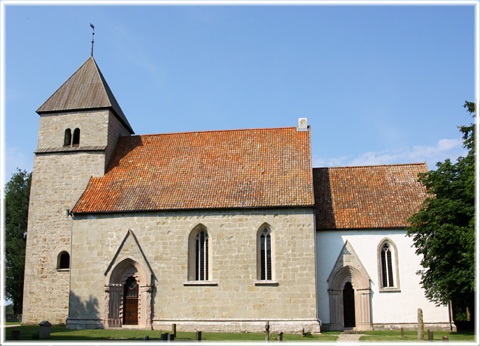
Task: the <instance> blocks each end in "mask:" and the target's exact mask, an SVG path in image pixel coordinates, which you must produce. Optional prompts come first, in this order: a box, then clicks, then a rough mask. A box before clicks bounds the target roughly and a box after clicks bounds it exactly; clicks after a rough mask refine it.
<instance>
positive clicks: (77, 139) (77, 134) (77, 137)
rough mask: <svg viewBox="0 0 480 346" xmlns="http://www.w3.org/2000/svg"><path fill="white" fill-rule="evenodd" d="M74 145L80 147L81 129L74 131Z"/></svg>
mask: <svg viewBox="0 0 480 346" xmlns="http://www.w3.org/2000/svg"><path fill="white" fill-rule="evenodd" d="M72 145H74V146H78V145H80V129H78V128H77V129H75V130H74V131H73V141H72Z"/></svg>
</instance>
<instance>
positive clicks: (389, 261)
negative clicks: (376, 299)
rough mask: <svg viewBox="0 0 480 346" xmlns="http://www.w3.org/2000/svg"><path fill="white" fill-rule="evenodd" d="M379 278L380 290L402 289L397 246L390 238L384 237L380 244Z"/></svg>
mask: <svg viewBox="0 0 480 346" xmlns="http://www.w3.org/2000/svg"><path fill="white" fill-rule="evenodd" d="M378 278H379V282H380V285H379V286H380V290H383V291H392V290H394V291H398V290H399V289H400V285H399V277H398V253H397V247H396V246H395V244H394V243H393V242H392V241H391V240H390V239H384V240H383V241H382V242H380V244H379V246H378Z"/></svg>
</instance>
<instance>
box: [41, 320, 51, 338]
mask: <svg viewBox="0 0 480 346" xmlns="http://www.w3.org/2000/svg"><path fill="white" fill-rule="evenodd" d="M39 326H40V330H39V339H50V327H51V326H52V324H51V323H50V322H48V321H42V322H40V323H39Z"/></svg>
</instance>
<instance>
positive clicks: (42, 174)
mask: <svg viewBox="0 0 480 346" xmlns="http://www.w3.org/2000/svg"><path fill="white" fill-rule="evenodd" d="M104 164H105V163H104V154H103V153H102V152H94V153H77V152H74V153H52V154H37V155H36V157H35V160H34V166H33V174H32V187H31V192H30V205H29V213H28V232H27V247H26V256H25V284H24V301H23V321H22V322H23V323H25V324H29V323H39V322H41V321H44V320H48V321H50V322H51V323H65V320H66V318H67V313H68V284H69V276H70V272H69V270H57V257H58V255H59V254H60V252H62V251H67V252H68V253H71V241H70V234H71V230H72V220H71V218H70V217H69V216H68V215H67V210H71V209H72V208H73V206H74V205H75V203H76V201H77V200H78V198H80V196H81V194H82V193H83V191H84V190H85V187H86V185H87V183H88V180H89V179H90V176H91V175H94V174H97V175H98V174H103V169H104Z"/></svg>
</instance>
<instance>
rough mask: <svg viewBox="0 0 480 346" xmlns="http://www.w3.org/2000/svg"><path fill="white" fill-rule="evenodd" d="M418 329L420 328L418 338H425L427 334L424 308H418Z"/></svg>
mask: <svg viewBox="0 0 480 346" xmlns="http://www.w3.org/2000/svg"><path fill="white" fill-rule="evenodd" d="M417 329H418V336H417V339H418V340H424V339H425V335H424V325H423V310H422V309H418V310H417Z"/></svg>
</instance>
